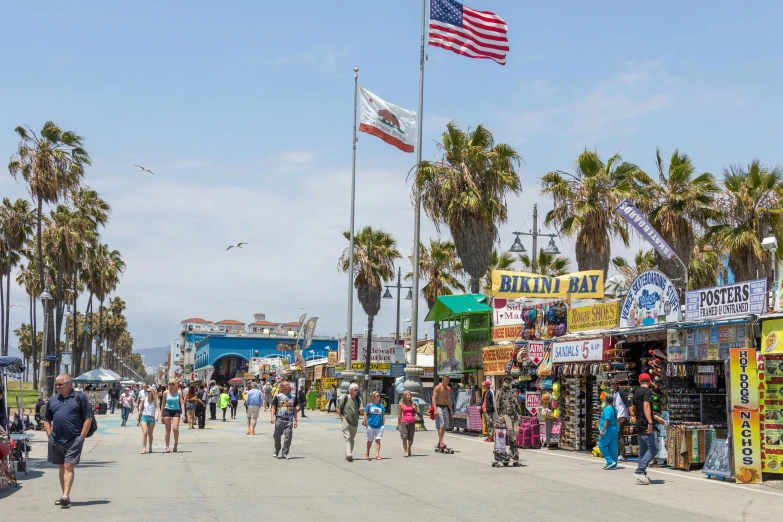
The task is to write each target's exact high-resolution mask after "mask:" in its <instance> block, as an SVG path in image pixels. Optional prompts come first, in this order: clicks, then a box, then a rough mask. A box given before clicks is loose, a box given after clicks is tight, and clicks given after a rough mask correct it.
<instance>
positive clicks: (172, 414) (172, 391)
mask: <svg viewBox="0 0 783 522" xmlns="http://www.w3.org/2000/svg"><path fill="white" fill-rule="evenodd" d="M183 411H185V398H184V397H183V396H182V393H180V391H179V389H178V388H177V381H176V380H174V379H171V380H170V381H169V388H168V390H166V393H164V395H163V413H162V415H161V416H162V418H163V424H164V425H165V426H166V453H171V450H169V438H170V436H171V432H172V431H173V432H174V453H176V452H177V443H178V442H179V420H180V417H182V412H183Z"/></svg>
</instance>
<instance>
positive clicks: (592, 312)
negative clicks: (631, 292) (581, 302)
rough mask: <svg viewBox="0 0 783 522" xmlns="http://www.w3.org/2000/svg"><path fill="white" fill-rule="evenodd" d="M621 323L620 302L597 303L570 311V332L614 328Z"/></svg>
mask: <svg viewBox="0 0 783 522" xmlns="http://www.w3.org/2000/svg"><path fill="white" fill-rule="evenodd" d="M619 321H620V302H619V301H614V302H612V303H596V304H594V305H592V306H580V307H579V308H571V309H570V310H569V311H568V331H569V332H582V331H584V330H600V329H603V328H614V327H616V326H617V324H618V322H619Z"/></svg>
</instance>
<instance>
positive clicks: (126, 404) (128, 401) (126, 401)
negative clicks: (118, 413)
mask: <svg viewBox="0 0 783 522" xmlns="http://www.w3.org/2000/svg"><path fill="white" fill-rule="evenodd" d="M134 402H135V400H134V398H133V395H132V394H131V389H130V388H125V391H124V392H123V393H122V395H120V407H121V408H122V426H125V425H126V424H127V423H128V416H129V415H130V414H131V412H132V411H133V404H134Z"/></svg>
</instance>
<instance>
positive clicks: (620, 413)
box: [611, 379, 631, 462]
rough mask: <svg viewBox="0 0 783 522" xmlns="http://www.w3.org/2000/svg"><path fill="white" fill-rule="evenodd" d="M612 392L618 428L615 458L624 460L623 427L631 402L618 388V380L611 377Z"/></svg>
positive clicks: (626, 421) (626, 422)
mask: <svg viewBox="0 0 783 522" xmlns="http://www.w3.org/2000/svg"><path fill="white" fill-rule="evenodd" d="M611 385H612V393H614V402H613V403H612V405H613V406H614V410H615V411H616V412H617V427H618V429H619V430H620V431H619V432H618V435H617V455H618V457H617V460H618V461H620V462H625V461H627V460H628V459H626V458H625V438H624V437H623V428H624V427H625V425H626V424H628V416H629V414H628V407H629V406H630V405H631V403H630V402H629V401H628V395H627V394H626V393H625V392H624V391H623V390H621V389H620V381H618V380H617V379H612V382H611Z"/></svg>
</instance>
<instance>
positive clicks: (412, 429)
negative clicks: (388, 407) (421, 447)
mask: <svg viewBox="0 0 783 522" xmlns="http://www.w3.org/2000/svg"><path fill="white" fill-rule="evenodd" d="M416 413H417V407H416V403H415V402H413V396H412V395H411V392H409V391H406V392H404V393H403V394H402V401H400V412H399V413H398V414H397V429H398V430H399V431H400V438H401V439H402V449H403V451H404V452H405V456H406V457H410V456H411V446H413V435H414V434H415V433H416Z"/></svg>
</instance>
